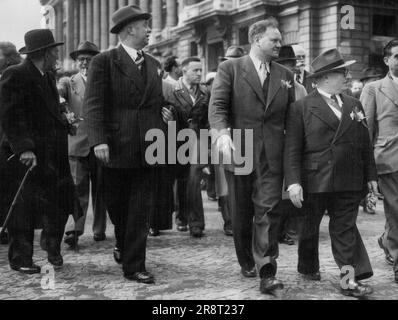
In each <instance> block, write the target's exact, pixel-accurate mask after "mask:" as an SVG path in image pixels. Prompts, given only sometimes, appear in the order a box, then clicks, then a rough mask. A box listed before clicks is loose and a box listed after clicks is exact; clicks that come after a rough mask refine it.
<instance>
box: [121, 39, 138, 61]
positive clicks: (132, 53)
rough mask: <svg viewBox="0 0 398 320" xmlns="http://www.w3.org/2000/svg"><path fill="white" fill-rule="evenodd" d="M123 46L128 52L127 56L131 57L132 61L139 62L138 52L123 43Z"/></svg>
mask: <svg viewBox="0 0 398 320" xmlns="http://www.w3.org/2000/svg"><path fill="white" fill-rule="evenodd" d="M121 45H122V47H123V48H124V50H126V52H127V54H128V55H129V56H130V57H131V59H133V61H134V63H135V60H137V56H138V50H136V49H134V48H131V47H128V46H126V45H125V44H123V43H121ZM140 51H141V50H140ZM141 53H142V51H141Z"/></svg>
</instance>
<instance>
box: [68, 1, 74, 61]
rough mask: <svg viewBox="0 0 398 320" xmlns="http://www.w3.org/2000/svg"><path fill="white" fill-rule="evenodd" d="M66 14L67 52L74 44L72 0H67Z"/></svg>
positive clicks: (71, 49)
mask: <svg viewBox="0 0 398 320" xmlns="http://www.w3.org/2000/svg"><path fill="white" fill-rule="evenodd" d="M66 6H67V10H68V11H67V15H66V34H67V37H66V50H67V54H69V53H70V52H72V51H73V49H74V47H75V44H74V36H75V33H74V28H75V22H74V19H75V8H74V1H73V0H67V2H66Z"/></svg>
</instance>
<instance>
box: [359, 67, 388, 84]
mask: <svg viewBox="0 0 398 320" xmlns="http://www.w3.org/2000/svg"><path fill="white" fill-rule="evenodd" d="M362 74H363V76H362V78H361V79H359V81H365V80H368V79H373V78H381V77H383V70H381V69H380V68H377V67H376V68H372V67H370V68H366V69H365V70H363V71H362Z"/></svg>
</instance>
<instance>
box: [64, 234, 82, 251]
mask: <svg viewBox="0 0 398 320" xmlns="http://www.w3.org/2000/svg"><path fill="white" fill-rule="evenodd" d="M64 242H65V243H66V244H67V245H68V246H69V247H70V248H71V249H75V248H76V247H77V245H78V243H79V236H78V235H77V234H76V233H70V234H68V235H66V236H65V238H64Z"/></svg>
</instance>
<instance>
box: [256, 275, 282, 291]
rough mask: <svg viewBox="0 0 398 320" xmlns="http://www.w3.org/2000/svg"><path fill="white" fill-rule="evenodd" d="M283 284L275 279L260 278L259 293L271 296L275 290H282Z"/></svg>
mask: <svg viewBox="0 0 398 320" xmlns="http://www.w3.org/2000/svg"><path fill="white" fill-rule="evenodd" d="M282 289H283V283H282V282H281V281H279V280H278V279H276V278H275V277H267V278H261V282H260V292H261V293H265V294H273V293H274V292H275V290H282Z"/></svg>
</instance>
